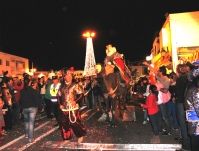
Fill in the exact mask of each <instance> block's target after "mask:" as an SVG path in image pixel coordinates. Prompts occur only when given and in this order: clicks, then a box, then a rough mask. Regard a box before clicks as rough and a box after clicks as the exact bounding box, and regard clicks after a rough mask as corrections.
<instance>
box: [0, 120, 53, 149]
mask: <svg viewBox="0 0 199 151" xmlns="http://www.w3.org/2000/svg"><path fill="white" fill-rule="evenodd" d="M48 123H50V121H47V122H45V123H43V124H41V125H40V126H38V127H37V128H35V130H34V131H37V130H39V129H40V128H42V127H44V126H45V125H47V124H48ZM24 137H25V135H21V136H19V137H18V138H16V139H14V140H12V141H11V142H9V143H7V144H5V145H3V146H1V147H0V150H2V149H5V148H6V147H8V146H10V145H12V144H14V143H15V142H17V141H19V140H20V139H22V138H24Z"/></svg>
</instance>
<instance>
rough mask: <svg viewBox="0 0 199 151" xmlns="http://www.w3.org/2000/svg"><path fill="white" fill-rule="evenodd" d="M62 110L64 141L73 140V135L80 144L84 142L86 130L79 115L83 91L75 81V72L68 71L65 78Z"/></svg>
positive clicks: (61, 90)
mask: <svg viewBox="0 0 199 151" xmlns="http://www.w3.org/2000/svg"><path fill="white" fill-rule="evenodd" d="M60 94H61V96H60V97H61V98H60V109H61V115H60V116H61V134H62V138H63V139H64V140H69V139H71V138H72V136H73V134H75V136H76V137H77V138H78V143H81V142H82V141H83V136H85V135H86V130H85V127H84V125H83V124H82V120H81V116H80V113H79V105H78V101H79V100H81V99H80V98H81V97H82V96H83V89H82V87H80V85H79V84H77V83H76V82H74V80H73V72H72V71H71V70H68V71H67V72H66V74H65V76H64V82H63V84H62V86H61V89H60Z"/></svg>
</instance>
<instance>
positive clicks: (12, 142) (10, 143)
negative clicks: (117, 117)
mask: <svg viewBox="0 0 199 151" xmlns="http://www.w3.org/2000/svg"><path fill="white" fill-rule="evenodd" d="M90 111H91V109H89V110H88V111H86V112H85V113H84V114H87V113H88V112H90ZM95 113H97V111H96V112H94V113H92V114H91V115H90V116H89V117H88V118H87V119H86V121H87V120H89V119H90V118H91V117H92V116H93V115H94V114H95ZM84 114H82V115H84ZM50 122H51V121H47V122H45V123H44V124H42V125H40V126H38V127H37V128H35V130H34V131H37V130H38V129H40V128H42V127H43V126H45V125H47V124H48V123H50ZM57 129H58V127H55V128H53V129H51V130H50V131H48V132H46V133H44V134H43V135H41V136H39V137H37V138H36V139H35V140H34V142H32V143H28V144H26V145H24V146H22V147H21V148H19V149H20V151H23V150H25V149H27V148H28V147H30V146H31V145H33V144H35V143H37V142H38V141H40V140H41V139H42V138H44V137H46V136H48V135H50V134H51V133H53V132H54V131H55V130H57ZM24 137H25V135H22V136H20V137H18V138H16V139H14V140H13V141H11V142H9V143H7V144H5V145H3V146H1V147H0V150H2V149H5V148H6V147H8V146H10V145H12V144H14V143H15V142H17V141H19V140H20V139H22V138H24Z"/></svg>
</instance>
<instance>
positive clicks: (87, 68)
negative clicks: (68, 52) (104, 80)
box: [83, 32, 96, 76]
mask: <svg viewBox="0 0 199 151" xmlns="http://www.w3.org/2000/svg"><path fill="white" fill-rule="evenodd" d="M83 36H84V37H86V58H85V65H84V73H83V75H84V76H93V75H96V69H95V66H96V62H95V55H94V49H93V41H92V38H93V37H94V36H95V33H93V32H92V33H90V32H86V33H84V34H83Z"/></svg>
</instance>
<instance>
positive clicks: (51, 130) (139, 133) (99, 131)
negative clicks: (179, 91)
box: [0, 107, 180, 151]
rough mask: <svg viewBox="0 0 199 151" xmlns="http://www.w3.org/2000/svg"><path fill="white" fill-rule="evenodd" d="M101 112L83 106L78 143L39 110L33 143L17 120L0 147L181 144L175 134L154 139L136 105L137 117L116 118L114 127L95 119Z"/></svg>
mask: <svg viewBox="0 0 199 151" xmlns="http://www.w3.org/2000/svg"><path fill="white" fill-rule="evenodd" d="M100 115H101V112H100V111H97V110H89V109H87V108H85V109H84V111H82V117H83V119H84V124H85V126H86V128H87V136H86V137H85V138H84V141H83V143H82V144H77V143H76V142H77V138H75V137H74V138H73V139H72V140H71V141H70V142H69V141H62V138H61V135H60V131H59V129H58V127H56V126H55V123H56V122H55V119H52V120H49V119H47V118H46V116H45V114H44V113H43V114H38V115H37V118H36V123H35V141H34V142H33V143H28V140H27V139H26V138H25V136H24V126H23V121H20V122H19V123H18V125H17V126H15V127H14V128H13V130H12V131H11V132H9V133H8V134H7V135H6V136H3V137H1V138H0V151H24V150H25V151H51V150H52V151H54V150H65V151H66V150H135V148H136V147H138V149H137V150H141V148H147V147H149V148H148V150H150V147H151V150H155V149H156V150H157V149H158V147H160V148H165V150H167V149H166V147H170V146H169V145H173V146H177V147H179V146H180V145H179V143H178V142H177V141H176V140H175V139H174V137H175V136H176V134H173V135H171V136H161V135H160V139H159V142H157V140H155V138H154V136H153V134H152V130H151V126H150V124H149V123H148V124H146V125H143V124H142V122H143V112H142V109H140V108H139V107H136V121H126V122H124V121H118V122H117V125H116V127H115V128H112V127H110V126H109V124H108V123H107V122H98V121H97V119H98V118H99V117H100ZM140 144H141V145H140ZM136 145H137V146H136ZM138 145H139V146H138ZM147 145H148V146H147ZM158 145H159V146H158ZM160 145H161V146H160ZM173 146H171V147H170V148H173Z"/></svg>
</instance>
